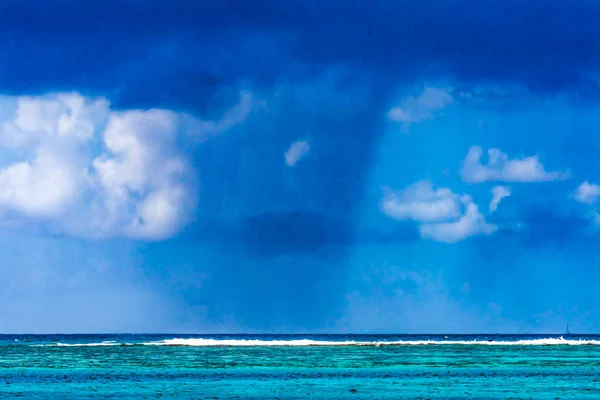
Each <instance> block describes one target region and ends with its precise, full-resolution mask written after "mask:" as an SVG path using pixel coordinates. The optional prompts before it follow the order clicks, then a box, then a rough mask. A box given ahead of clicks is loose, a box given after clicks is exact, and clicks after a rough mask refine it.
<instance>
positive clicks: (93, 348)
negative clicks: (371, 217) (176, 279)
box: [0, 334, 600, 399]
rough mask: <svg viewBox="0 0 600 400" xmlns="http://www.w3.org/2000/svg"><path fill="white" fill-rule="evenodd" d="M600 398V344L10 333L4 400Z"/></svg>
mask: <svg viewBox="0 0 600 400" xmlns="http://www.w3.org/2000/svg"><path fill="white" fill-rule="evenodd" d="M16 397H20V398H31V399H90V398H93V399H162V398H183V399H600V336H589V335H587V336H585V335H584V336H580V335H568V336H565V337H561V336H556V335H172V334H170V335H144V334H141V335H139V334H127V335H0V398H16Z"/></svg>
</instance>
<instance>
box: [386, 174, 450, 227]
mask: <svg viewBox="0 0 600 400" xmlns="http://www.w3.org/2000/svg"><path fill="white" fill-rule="evenodd" d="M381 209H382V211H383V212H384V213H385V214H386V215H388V216H390V217H392V218H394V219H398V220H413V221H419V222H427V221H443V220H448V219H453V218H458V217H459V216H460V213H461V206H460V199H459V196H458V195H457V194H456V193H454V192H452V191H451V190H450V189H448V188H437V189H436V188H434V186H433V184H432V183H431V182H427V181H422V182H417V183H414V184H412V185H411V186H409V187H407V188H405V189H404V190H400V191H393V190H388V191H387V193H386V195H385V197H384V199H383V201H382V203H381Z"/></svg>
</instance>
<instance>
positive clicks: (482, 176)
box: [461, 146, 569, 183]
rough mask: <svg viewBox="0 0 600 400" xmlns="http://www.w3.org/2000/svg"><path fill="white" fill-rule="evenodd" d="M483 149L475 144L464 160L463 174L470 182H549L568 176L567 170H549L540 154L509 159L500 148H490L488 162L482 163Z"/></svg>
mask: <svg viewBox="0 0 600 400" xmlns="http://www.w3.org/2000/svg"><path fill="white" fill-rule="evenodd" d="M482 156H483V149H482V148H481V147H479V146H473V147H471V148H470V149H469V152H468V154H467V156H466V158H465V160H464V162H463V167H462V170H461V176H462V178H463V180H464V181H465V182H468V183H482V182H488V181H504V182H548V181H555V180H560V179H566V178H568V176H569V175H568V173H567V172H561V171H554V172H548V171H546V170H545V168H544V166H543V165H542V163H541V162H540V160H539V157H538V156H529V157H523V158H516V159H512V160H511V159H509V158H508V155H506V154H505V153H503V152H502V151H500V150H499V149H489V150H488V163H487V164H482V162H481V158H482Z"/></svg>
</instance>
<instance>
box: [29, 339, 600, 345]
mask: <svg viewBox="0 0 600 400" xmlns="http://www.w3.org/2000/svg"><path fill="white" fill-rule="evenodd" d="M136 345H138V346H191V347H284V346H288V347H308V346H448V345H455V346H564V345H570V346H581V345H588V346H589V345H600V340H591V339H565V338H563V337H560V338H546V339H525V340H514V341H508V340H492V339H490V340H486V339H482V340H396V341H352V340H348V341H328V340H311V339H293V340H261V339H210V338H186V339H180V338H173V339H166V340H160V341H153V342H138V343H126V342H116V341H110V342H100V343H54V344H44V345H38V346H58V347H84V346H89V347H94V346H136Z"/></svg>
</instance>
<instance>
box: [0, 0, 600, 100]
mask: <svg viewBox="0 0 600 400" xmlns="http://www.w3.org/2000/svg"><path fill="white" fill-rule="evenodd" d="M599 17H600V6H599V5H598V3H597V2H595V1H591V0H590V1H574V2H543V1H537V0H536V1H529V2H522V1H517V0H508V1H499V0H486V1H480V2H469V1H466V0H459V1H432V0H425V1H422V0H421V1H402V2H393V1H381V0H380V1H351V2H341V1H332V2H322V1H316V0H308V1H291V0H287V1H275V0H260V1H253V2H247V1H242V0H230V1H223V0H221V1H217V0H209V1H202V2H192V1H184V0H175V1H169V2H164V1H115V0H107V1H100V0H94V1H87V2H79V1H75V0H70V1H67V0H59V1H44V0H19V1H16V0H13V1H4V2H2V4H0V27H1V28H0V40H1V43H2V50H3V51H2V56H1V59H2V60H1V61H2V67H0V76H1V77H2V79H1V80H0V84H1V85H0V88H1V89H2V90H3V91H8V92H32V91H33V92H39V91H45V90H56V89H75V88H76V89H77V90H82V91H86V90H88V91H90V92H95V93H103V94H107V95H109V96H111V97H112V98H113V99H115V101H117V103H118V104H121V105H123V106H132V105H136V104H140V105H147V106H148V105H149V106H156V105H165V104H170V105H171V106H172V107H184V108H196V109H201V108H207V107H209V105H210V98H211V96H212V95H214V94H215V93H218V92H219V88H221V87H228V86H231V85H238V84H240V83H241V82H245V83H254V84H255V85H259V84H270V83H273V82H276V81H277V80H278V79H280V78H281V77H283V76H286V77H288V78H290V77H294V76H297V77H301V76H303V77H306V76H309V75H313V74H315V73H317V72H318V71H320V70H321V69H322V68H324V67H326V66H328V65H338V64H344V65H348V66H352V68H355V69H356V71H357V72H359V71H373V70H376V71H379V77H380V78H381V79H383V80H387V81H388V83H394V84H401V83H403V82H409V81H410V79H411V78H414V77H415V76H419V77H422V78H424V79H427V78H433V79H435V78H436V77H440V76H448V75H451V76H456V77H458V78H459V79H461V80H463V81H479V80H492V81H509V82H519V83H523V84H525V85H527V86H529V87H530V88H532V89H533V90H537V91H554V90H559V89H565V88H571V89H575V90H579V91H582V92H586V91H587V92H589V91H590V90H591V91H594V92H595V91H596V89H595V88H596V86H595V85H592V84H591V83H592V82H591V81H590V79H591V78H592V77H593V75H594V74H595V73H596V71H597V69H598V65H599V60H600V28H598V25H597V21H598V20H599Z"/></svg>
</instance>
